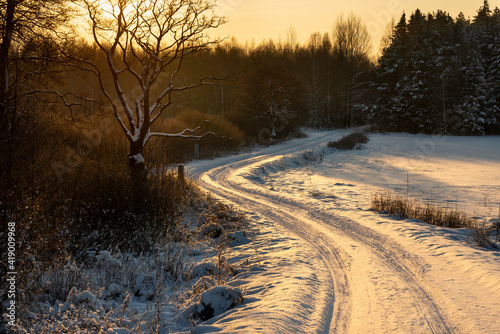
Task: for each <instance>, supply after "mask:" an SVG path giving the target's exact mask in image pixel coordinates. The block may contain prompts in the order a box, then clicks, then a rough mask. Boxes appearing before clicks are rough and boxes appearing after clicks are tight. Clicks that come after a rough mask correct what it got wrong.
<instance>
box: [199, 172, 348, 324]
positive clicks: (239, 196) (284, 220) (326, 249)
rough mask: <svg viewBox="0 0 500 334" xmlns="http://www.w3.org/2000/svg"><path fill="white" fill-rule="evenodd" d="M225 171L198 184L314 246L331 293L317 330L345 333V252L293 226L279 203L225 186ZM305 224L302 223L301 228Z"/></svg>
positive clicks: (292, 219) (316, 234)
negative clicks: (325, 270) (325, 269)
mask: <svg viewBox="0 0 500 334" xmlns="http://www.w3.org/2000/svg"><path fill="white" fill-rule="evenodd" d="M228 173H229V171H228V169H226V168H225V167H222V168H218V169H216V170H212V171H211V173H206V174H204V175H203V176H201V177H200V180H199V185H200V186H201V187H202V188H204V189H206V190H208V191H210V192H212V193H214V194H215V195H217V196H219V197H221V198H224V199H225V200H228V201H230V202H232V203H234V204H236V205H238V206H239V207H242V208H245V209H247V210H249V211H252V212H256V213H258V214H259V215H260V216H263V217H266V219H269V220H271V221H275V222H277V223H278V224H280V225H282V226H284V227H285V228H287V229H288V230H289V231H291V232H292V233H293V234H295V235H296V236H298V237H299V238H301V239H302V240H305V241H306V242H307V243H309V244H310V245H311V246H312V247H313V249H315V250H316V251H317V253H318V256H319V257H320V259H321V261H322V262H323V264H324V266H325V267H326V268H328V271H329V272H330V276H331V281H330V282H325V284H329V285H331V286H329V287H327V289H330V290H331V291H333V292H334V293H333V294H331V297H330V299H329V300H325V301H324V302H325V309H324V310H322V312H323V314H324V317H323V318H324V323H322V324H318V327H320V328H321V330H320V331H319V333H342V332H345V331H346V329H347V326H348V323H349V316H350V310H351V305H350V304H351V298H350V286H349V277H348V276H349V265H348V263H347V261H346V255H343V254H342V251H340V252H339V251H337V249H335V247H334V245H333V244H332V243H331V241H330V240H326V239H325V238H324V236H323V235H322V234H320V233H316V232H317V231H315V230H310V229H306V228H301V229H297V227H296V225H295V224H293V223H289V222H293V221H295V220H297V219H300V218H298V217H297V216H295V215H293V214H290V213H289V212H287V211H286V210H283V209H281V208H279V206H275V205H270V204H269V203H266V200H265V199H264V201H263V200H261V199H257V198H255V197H253V196H252V197H251V196H248V194H246V193H245V192H241V191H237V190H235V189H234V188H231V187H230V186H229V183H228V182H227V180H226V176H227V174H228ZM305 226H306V225H304V227H305Z"/></svg>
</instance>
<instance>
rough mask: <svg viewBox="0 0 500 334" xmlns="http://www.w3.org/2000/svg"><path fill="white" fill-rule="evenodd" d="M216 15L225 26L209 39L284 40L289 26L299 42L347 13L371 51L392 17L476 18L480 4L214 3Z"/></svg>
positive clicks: (495, 2) (498, 2)
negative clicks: (443, 14)
mask: <svg viewBox="0 0 500 334" xmlns="http://www.w3.org/2000/svg"><path fill="white" fill-rule="evenodd" d="M217 3H218V12H219V14H221V15H224V16H226V17H227V18H228V20H229V22H228V23H226V24H225V25H223V26H222V27H219V28H218V29H217V31H216V32H212V35H219V36H234V37H236V38H237V39H238V40H239V41H240V42H245V41H252V39H254V40H255V42H256V43H259V42H261V41H262V40H264V39H269V38H272V39H274V40H279V39H280V38H281V39H282V40H285V39H286V36H287V31H288V30H289V27H290V26H291V25H293V27H294V28H295V30H296V31H297V36H298V39H299V41H300V42H304V41H307V39H308V37H309V36H310V35H311V34H312V33H313V32H316V31H319V32H321V33H322V34H323V33H325V32H330V31H331V27H332V26H333V23H334V22H335V20H336V19H337V17H338V16H339V15H340V14H342V13H344V14H345V15H347V14H349V13H350V12H351V11H352V12H354V13H355V14H356V15H358V16H360V17H361V18H362V20H363V22H364V23H365V24H366V25H367V26H368V29H369V30H370V33H371V35H372V39H373V44H374V51H378V49H379V45H380V39H381V37H382V36H383V33H384V31H385V29H386V26H387V24H388V22H390V21H391V18H392V17H395V18H396V20H398V19H399V18H400V17H401V14H402V13H403V11H405V12H406V13H407V14H410V13H411V12H413V11H414V10H415V9H416V8H419V9H420V10H421V11H422V12H424V13H428V12H433V11H436V10H437V9H441V10H444V11H447V12H449V13H450V14H451V15H452V16H453V17H456V16H457V15H458V13H459V12H460V11H462V12H463V13H464V14H465V16H466V17H468V16H470V17H471V18H472V17H473V16H474V15H475V14H476V12H477V10H478V9H479V7H481V6H482V5H483V0H419V1H416V0H351V1H340V0H337V1H332V0H218V1H217ZM489 3H490V8H491V9H493V8H495V7H496V6H498V7H500V0H490V2H489Z"/></svg>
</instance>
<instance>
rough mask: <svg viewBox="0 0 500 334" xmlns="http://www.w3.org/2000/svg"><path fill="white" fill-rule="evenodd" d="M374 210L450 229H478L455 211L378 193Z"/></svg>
mask: <svg viewBox="0 0 500 334" xmlns="http://www.w3.org/2000/svg"><path fill="white" fill-rule="evenodd" d="M372 209H373V210H375V211H377V212H387V213H390V214H394V215H397V216H399V217H401V218H402V219H406V218H414V219H418V220H421V221H423V222H425V223H428V224H432V225H437V226H442V227H449V228H470V229H474V228H477V221H476V220H474V219H472V218H470V217H468V216H467V215H466V214H465V213H463V212H461V211H458V210H455V209H445V208H442V207H439V206H437V205H432V204H421V203H418V202H417V201H416V200H415V199H411V198H404V197H401V196H395V195H392V194H390V193H384V194H381V193H377V194H375V195H374V196H373V197H372Z"/></svg>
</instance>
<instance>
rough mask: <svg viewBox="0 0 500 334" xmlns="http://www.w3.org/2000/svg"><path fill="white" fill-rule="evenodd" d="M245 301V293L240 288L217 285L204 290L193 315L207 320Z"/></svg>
mask: <svg viewBox="0 0 500 334" xmlns="http://www.w3.org/2000/svg"><path fill="white" fill-rule="evenodd" d="M242 302H243V293H242V292H241V290H240V289H238V288H230V287H227V286H215V287H212V288H210V289H208V290H207V291H205V292H203V293H202V294H201V297H200V302H199V303H198V304H197V305H196V308H195V311H194V313H193V316H194V317H195V318H198V319H201V320H203V321H206V320H208V319H210V318H213V317H215V316H218V315H220V314H222V313H224V312H226V311H227V310H229V309H231V308H232V307H234V306H236V305H238V304H241V303H242Z"/></svg>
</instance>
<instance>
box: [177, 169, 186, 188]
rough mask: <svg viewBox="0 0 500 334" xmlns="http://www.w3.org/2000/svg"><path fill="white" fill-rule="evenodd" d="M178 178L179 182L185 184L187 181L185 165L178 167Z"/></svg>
mask: <svg viewBox="0 0 500 334" xmlns="http://www.w3.org/2000/svg"><path fill="white" fill-rule="evenodd" d="M177 178H178V179H179V181H180V182H181V183H182V184H184V183H185V179H184V165H179V166H177Z"/></svg>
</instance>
